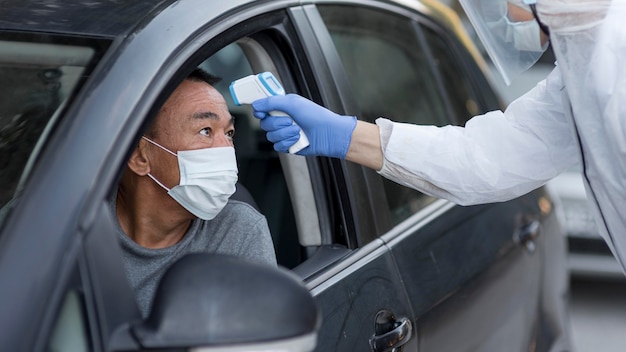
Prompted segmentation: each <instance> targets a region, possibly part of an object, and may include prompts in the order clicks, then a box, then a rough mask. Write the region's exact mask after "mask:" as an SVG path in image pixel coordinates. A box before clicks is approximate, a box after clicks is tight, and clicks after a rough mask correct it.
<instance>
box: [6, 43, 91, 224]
mask: <svg viewBox="0 0 626 352" xmlns="http://www.w3.org/2000/svg"><path fill="white" fill-rule="evenodd" d="M93 55H94V49H92V48H90V47H82V46H71V45H60V44H50V43H36V42H30V41H28V42H27V41H14V40H1V39H0V82H2V85H0V97H1V98H0V184H2V187H0V224H2V223H4V219H5V217H6V215H7V214H8V212H9V210H10V208H11V207H12V205H14V202H15V199H16V198H17V195H18V194H19V192H20V191H21V189H22V188H23V186H24V182H25V181H26V179H27V178H28V175H29V171H30V169H31V168H32V166H33V165H34V163H35V160H36V157H37V155H38V153H39V150H40V149H41V147H42V145H43V142H44V141H45V139H46V137H47V135H48V134H49V132H50V130H51V127H52V126H53V125H54V123H55V121H56V120H57V119H58V118H59V116H60V111H61V110H62V109H63V106H64V103H65V101H67V100H68V98H69V97H70V96H71V94H72V92H74V90H75V88H76V86H77V85H78V83H79V81H81V77H82V76H83V75H84V74H85V69H86V67H87V65H88V64H89V63H90V61H91V58H92V57H93Z"/></svg>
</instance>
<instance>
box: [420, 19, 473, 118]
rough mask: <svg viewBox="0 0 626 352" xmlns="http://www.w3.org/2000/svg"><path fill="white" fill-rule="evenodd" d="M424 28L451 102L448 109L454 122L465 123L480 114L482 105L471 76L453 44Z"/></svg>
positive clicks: (435, 32) (439, 34)
mask: <svg viewBox="0 0 626 352" xmlns="http://www.w3.org/2000/svg"><path fill="white" fill-rule="evenodd" d="M422 28H423V33H424V37H425V38H426V41H427V43H428V44H429V46H430V51H431V53H432V58H433V63H434V65H435V68H436V69H437V71H438V73H439V75H440V77H441V80H442V85H443V87H444V89H445V90H446V93H447V98H448V99H449V100H450V104H448V107H449V108H450V109H451V110H452V111H451V112H452V116H453V118H454V121H455V122H459V123H464V122H465V121H467V120H468V119H469V118H470V117H472V116H475V115H477V114H478V113H479V112H480V110H479V104H480V103H479V100H478V97H477V96H476V95H475V94H474V90H473V89H472V84H471V82H470V76H469V75H468V74H467V71H466V70H464V69H463V67H462V66H461V65H462V62H463V61H462V58H460V57H459V56H458V55H456V54H455V52H454V50H453V49H452V43H451V42H449V41H447V40H446V39H445V38H444V37H443V35H441V33H440V32H437V31H435V30H434V29H431V28H428V27H426V26H424V27H422ZM466 61H467V60H466Z"/></svg>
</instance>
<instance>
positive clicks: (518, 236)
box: [513, 220, 541, 253]
mask: <svg viewBox="0 0 626 352" xmlns="http://www.w3.org/2000/svg"><path fill="white" fill-rule="evenodd" d="M540 234H541V223H540V222H539V220H532V221H530V222H526V223H524V224H522V225H521V226H519V227H518V228H517V230H516V231H515V233H514V234H513V240H514V241H515V242H516V243H519V244H522V245H524V246H525V247H526V249H527V250H528V251H529V252H530V253H534V252H535V239H536V238H537V237H539V235H540Z"/></svg>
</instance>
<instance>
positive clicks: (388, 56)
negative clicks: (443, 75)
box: [319, 6, 449, 224]
mask: <svg viewBox="0 0 626 352" xmlns="http://www.w3.org/2000/svg"><path fill="white" fill-rule="evenodd" d="M319 11H320V14H321V16H322V18H323V20H324V22H325V24H326V25H327V27H328V30H329V32H330V35H331V37H332V39H333V42H334V43H335V46H336V48H337V52H338V53H339V57H340V58H341V61H342V64H343V67H344V69H345V71H346V74H347V77H348V80H349V81H350V86H351V89H352V93H353V96H354V99H355V100H356V103H357V106H358V109H359V114H358V117H359V119H363V120H366V121H369V122H373V121H374V120H375V119H376V118H378V117H381V116H382V117H386V118H389V119H391V120H394V121H398V122H409V123H415V124H429V125H445V124H448V123H449V119H448V113H447V110H446V108H445V103H444V99H443V97H442V96H441V94H440V90H439V89H438V82H437V77H436V76H435V75H434V74H433V72H432V71H431V64H430V62H429V59H428V56H427V53H425V52H424V50H423V49H422V46H421V45H420V44H419V43H420V42H419V40H418V38H417V35H416V32H415V27H414V24H413V23H412V22H411V21H410V20H408V19H406V18H404V17H400V16H396V15H393V14H391V13H386V12H382V11H379V10H373V9H368V8H364V7H357V6H350V7H342V6H320V7H319ZM383 184H384V189H385V193H386V196H387V202H388V206H389V209H390V211H391V217H392V221H393V223H394V224H397V223H399V222H401V221H403V220H404V219H406V218H407V217H408V216H410V215H411V214H414V213H415V212H416V211H418V210H420V209H422V208H423V207H424V206H426V205H427V204H430V203H431V202H432V201H433V200H434V198H432V197H429V196H426V195H425V194H423V193H420V192H418V191H416V190H412V189H409V188H407V187H404V186H400V185H399V184H397V183H394V182H392V181H389V180H386V179H385V180H383Z"/></svg>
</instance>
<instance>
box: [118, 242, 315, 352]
mask: <svg viewBox="0 0 626 352" xmlns="http://www.w3.org/2000/svg"><path fill="white" fill-rule="evenodd" d="M319 325H320V317H319V313H318V309H317V306H316V304H315V302H314V300H313V297H312V296H311V294H310V292H309V291H308V290H307V289H306V287H304V285H303V284H302V282H301V280H300V279H299V278H297V277H296V276H295V275H294V274H292V273H291V272H289V271H288V270H286V269H282V268H274V267H270V266H265V265H255V264H251V263H248V262H245V261H242V260H241V259H238V258H235V257H231V256H225V255H218V254H204V253H197V254H190V255H187V256H185V257H183V258H181V259H180V260H178V261H177V262H176V263H175V264H174V265H172V266H171V267H170V268H169V269H168V271H167V272H166V273H165V275H164V276H163V278H162V279H161V282H160V284H159V287H158V288H157V292H156V295H155V299H154V303H153V306H152V310H151V312H150V314H149V316H148V317H147V318H146V319H145V320H144V321H142V322H139V323H136V324H131V325H130V326H128V329H129V332H130V335H132V336H134V338H135V339H136V340H137V341H136V342H137V343H138V344H139V345H140V346H142V347H143V348H144V349H147V350H151V349H155V350H162V349H168V350H172V349H181V350H186V349H190V350H192V351H204V352H212V351H216V352H217V351H219V352H230V351H233V352H234V351H246V352H262V351H268V352H269V351H272V352H274V351H275V352H279V351H280V352H282V351H284V352H296V351H297V352H310V351H313V349H314V348H315V345H316V343H317V330H318V328H319Z"/></svg>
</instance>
